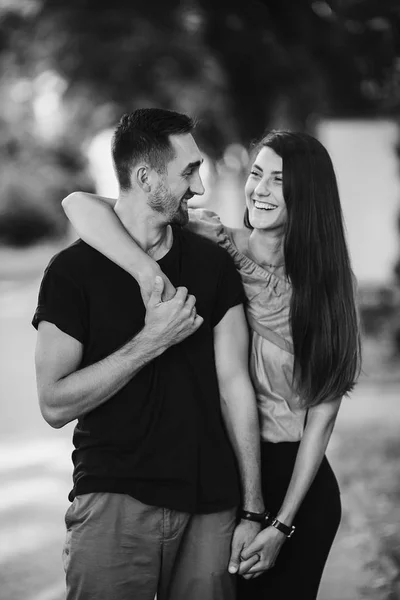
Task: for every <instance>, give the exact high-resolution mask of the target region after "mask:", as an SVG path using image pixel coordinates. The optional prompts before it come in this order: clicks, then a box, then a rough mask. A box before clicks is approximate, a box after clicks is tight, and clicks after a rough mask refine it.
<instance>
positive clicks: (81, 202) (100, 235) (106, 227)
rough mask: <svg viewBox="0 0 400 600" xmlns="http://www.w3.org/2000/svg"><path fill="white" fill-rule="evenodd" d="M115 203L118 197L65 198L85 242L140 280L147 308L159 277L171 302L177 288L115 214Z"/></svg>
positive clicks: (83, 195)
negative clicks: (156, 279) (156, 278)
mask: <svg viewBox="0 0 400 600" xmlns="http://www.w3.org/2000/svg"><path fill="white" fill-rule="evenodd" d="M115 203H116V200H115V199H114V198H105V197H103V196H96V195H94V194H88V193H86V192H73V193H72V194H70V195H69V196H67V197H66V198H64V200H63V201H62V207H63V209H64V211H65V214H66V215H67V217H68V219H69V220H70V221H71V223H72V225H73V227H74V229H75V231H76V232H77V234H78V235H79V237H80V238H82V240H83V241H85V242H86V243H87V244H89V246H92V247H93V248H95V249H96V250H98V251H99V252H101V253H102V254H104V255H105V256H106V257H107V258H109V259H110V260H112V261H113V262H114V263H116V264H117V265H118V266H120V267H122V268H123V269H124V270H125V271H127V272H128V273H129V274H130V275H132V277H134V278H135V279H136V281H137V282H138V283H139V285H140V291H141V294H142V298H143V301H144V303H145V304H146V305H147V302H148V300H149V298H150V295H151V292H152V289H153V285H154V280H155V277H156V276H157V275H158V276H160V277H162V279H163V280H164V293H163V300H169V299H170V298H172V297H173V296H174V294H175V288H174V286H173V285H172V283H171V282H170V281H169V279H168V277H166V275H164V273H163V272H162V271H161V269H160V267H159V265H158V264H157V262H156V261H155V260H153V259H152V258H151V257H150V256H149V255H148V254H146V252H144V250H142V248H140V246H138V244H137V243H136V242H135V240H133V239H132V237H131V236H130V235H129V233H128V232H127V230H126V229H125V228H124V226H123V225H122V223H121V221H120V220H119V218H118V217H117V215H116V214H115V212H114V206H115Z"/></svg>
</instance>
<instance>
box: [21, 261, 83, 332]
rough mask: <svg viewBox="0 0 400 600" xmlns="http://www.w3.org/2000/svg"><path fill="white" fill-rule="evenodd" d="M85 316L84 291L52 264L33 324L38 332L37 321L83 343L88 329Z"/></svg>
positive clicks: (49, 267)
mask: <svg viewBox="0 0 400 600" xmlns="http://www.w3.org/2000/svg"><path fill="white" fill-rule="evenodd" d="M85 315H86V305H85V298H84V293H83V290H82V289H81V288H80V286H79V285H78V283H77V282H76V281H74V279H73V278H72V277H71V275H70V274H69V273H63V272H62V269H61V268H60V267H58V266H57V264H55V263H54V262H53V263H51V264H50V265H49V266H48V267H47V269H46V271H45V273H44V276H43V279H42V283H41V285H40V290H39V298H38V306H37V308H36V312H35V314H34V317H33V320H32V325H33V326H34V327H35V328H36V329H37V328H38V325H39V323H40V321H48V322H49V323H53V324H54V325H56V327H58V328H59V329H61V331H63V332H64V333H67V334H68V335H70V336H72V337H73V338H75V339H76V340H78V341H79V342H81V343H82V344H83V343H84V340H85V337H86V330H87V328H86V324H85V320H86V319H85Z"/></svg>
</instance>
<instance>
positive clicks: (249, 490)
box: [220, 374, 264, 512]
mask: <svg viewBox="0 0 400 600" xmlns="http://www.w3.org/2000/svg"><path fill="white" fill-rule="evenodd" d="M220 392H221V398H222V414H223V417H224V421H225V424H226V427H227V430H228V434H229V437H230V440H231V443H232V446H233V449H234V451H235V454H236V458H237V461H238V466H239V472H240V477H241V483H242V504H243V508H244V509H245V510H249V511H252V512H263V510H264V501H263V498H262V491H261V466H260V464H261V460H260V429H259V421H258V414H257V407H256V400H255V397H254V390H253V387H252V385H251V382H250V379H249V378H248V376H247V375H244V374H238V375H237V376H236V377H232V378H230V379H229V380H228V381H226V382H220Z"/></svg>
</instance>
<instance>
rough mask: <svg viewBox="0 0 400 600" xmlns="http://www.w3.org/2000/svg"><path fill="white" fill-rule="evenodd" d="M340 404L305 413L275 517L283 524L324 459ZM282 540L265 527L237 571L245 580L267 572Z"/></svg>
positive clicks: (323, 404)
mask: <svg viewBox="0 0 400 600" xmlns="http://www.w3.org/2000/svg"><path fill="white" fill-rule="evenodd" d="M340 403H341V399H338V400H335V401H332V402H324V403H322V404H319V405H318V406H314V407H312V408H310V409H309V411H308V418H307V425H306V427H305V430H304V434H303V438H302V440H301V442H300V446H299V450H298V453H297V457H296V462H295V465H294V469H293V474H292V477H291V480H290V483H289V487H288V490H287V492H286V496H285V499H284V501H283V504H282V506H281V508H280V510H279V512H278V514H277V515H276V518H277V519H278V520H279V521H281V523H284V524H285V525H291V524H292V522H293V519H294V517H295V516H296V513H297V511H298V510H299V508H300V506H301V503H302V502H303V500H304V497H305V495H306V494H307V492H308V490H309V489H310V486H311V484H312V482H313V481H314V478H315V476H316V474H317V472H318V469H319V467H320V465H321V462H322V459H323V458H324V456H325V451H326V448H327V446H328V442H329V440H330V438H331V435H332V431H333V428H334V426H335V421H336V417H337V414H338V411H339V407H340ZM265 503H266V506H267V508H268V498H265ZM274 516H275V515H274ZM294 535H296V533H294ZM285 540H286V537H285V535H284V534H283V533H281V532H280V531H278V530H277V529H275V527H267V529H264V530H263V531H261V532H260V533H259V534H258V536H257V537H256V539H255V540H254V542H253V543H252V544H251V545H250V546H248V548H246V550H245V551H243V552H242V557H243V558H244V559H245V563H243V564H242V565H241V570H240V571H239V572H240V573H241V574H245V573H247V576H246V575H245V577H246V578H247V577H251V574H253V575H254V574H255V575H256V576H257V575H259V574H261V573H262V572H263V571H265V570H266V569H269V568H271V567H272V566H273V565H274V563H275V560H276V558H277V556H278V554H279V551H280V549H281V547H282V545H283V543H284V541H285ZM255 553H259V554H260V556H261V560H260V561H259V562H258V563H257V564H256V565H255V566H254V567H251V568H250V569H249V570H247V569H246V566H247V565H246V563H247V564H248V565H250V564H251V563H250V561H249V558H250V557H251V556H252V555H253V554H255Z"/></svg>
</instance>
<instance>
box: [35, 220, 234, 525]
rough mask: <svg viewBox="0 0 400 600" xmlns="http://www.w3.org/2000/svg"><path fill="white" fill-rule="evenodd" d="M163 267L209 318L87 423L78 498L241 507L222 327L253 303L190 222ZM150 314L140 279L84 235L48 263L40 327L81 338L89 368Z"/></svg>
mask: <svg viewBox="0 0 400 600" xmlns="http://www.w3.org/2000/svg"><path fill="white" fill-rule="evenodd" d="M159 264H160V266H161V268H162V270H163V271H164V273H165V274H166V275H167V276H168V277H169V279H170V280H171V282H172V283H173V284H174V285H175V286H183V285H184V286H186V287H187V288H188V289H189V292H190V293H191V294H194V295H195V297H196V299H197V302H196V308H197V312H198V314H200V315H201V316H202V317H203V318H204V323H203V324H202V326H201V327H200V328H199V329H198V330H197V332H196V333H195V334H193V335H192V336H190V337H188V338H187V339H186V340H184V341H183V342H182V343H180V344H177V345H175V346H172V347H171V348H169V349H168V350H167V351H166V352H164V353H163V354H162V355H160V356H159V357H157V358H156V359H155V360H153V361H152V362H151V363H149V364H148V365H147V366H145V367H144V368H142V369H141V370H140V371H139V372H138V373H137V374H136V375H135V376H134V377H133V378H132V379H131V380H130V381H129V383H128V384H127V385H126V386H125V387H123V388H122V389H121V390H120V391H119V392H117V393H116V394H115V396H113V397H112V398H110V399H109V400H108V401H107V402H105V403H104V404H102V405H101V406H99V407H98V408H96V409H95V410H93V411H91V412H90V413H87V414H86V415H84V416H83V417H81V418H80V419H79V420H78V423H77V425H76V427H75V431H74V437H73V442H74V445H75V450H74V452H73V455H72V457H73V462H74V487H73V489H72V491H71V492H70V495H69V498H70V500H72V499H73V498H74V497H75V496H77V495H80V494H85V493H89V492H115V493H126V494H130V495H132V496H133V497H135V498H136V499H138V500H140V501H141V502H144V503H146V504H151V505H155V506H163V507H165V508H171V509H175V510H182V511H187V512H198V513H207V512H214V511H219V510H224V509H226V508H230V507H232V506H234V505H235V504H238V502H239V486H238V476H237V468H236V462H235V458H234V455H233V451H232V448H231V446H230V443H229V440H228V438H227V434H226V432H225V429H224V425H223V421H222V416H221V409H220V399H219V391H218V383H217V375H216V369H215V363H214V348H213V327H215V326H216V325H217V324H218V322H219V321H220V320H221V319H222V317H223V316H224V315H225V313H226V312H227V311H228V310H229V309H230V308H231V307H232V306H235V305H237V304H240V303H242V302H243V300H244V295H243V289H242V284H241V281H240V277H239V275H238V273H237V272H236V269H235V267H234V264H233V262H232V260H231V258H230V257H229V255H228V254H227V253H226V252H225V251H224V250H223V249H221V248H219V247H218V246H216V245H215V244H214V243H212V242H210V241H208V240H205V239H203V238H201V237H200V236H198V235H196V234H194V233H191V232H189V231H187V230H185V229H179V228H174V241H173V245H172V247H171V249H170V251H169V252H168V253H167V254H166V256H164V257H163V258H162V259H161V260H160V261H159ZM144 317H145V307H144V305H143V302H142V299H141V295H140V290H139V286H138V284H137V283H136V281H135V280H134V279H133V278H132V277H131V276H130V275H129V274H128V273H126V272H125V271H124V270H122V269H121V268H120V267H118V266H117V265H115V264H114V263H112V262H111V261H110V260H108V259H107V258H106V257H104V256H103V255H102V254H100V253H99V252H97V251H96V250H94V249H93V248H91V247H90V246H88V245H87V244H85V243H84V242H83V241H78V242H76V243H75V244H73V245H72V246H70V247H69V248H67V249H66V250H63V251H62V252H60V253H59V254H58V255H56V256H55V257H54V258H53V259H52V260H51V262H50V264H49V266H48V267H47V269H46V271H45V274H44V277H43V281H42V284H41V288H40V292H39V301H38V307H37V310H36V313H35V316H34V318H33V325H34V326H35V327H37V326H38V324H39V322H40V321H42V320H45V321H49V322H50V323H53V324H54V325H56V326H57V327H58V328H59V329H61V330H62V331H63V332H65V333H67V334H68V335H70V336H72V337H74V338H76V339H77V340H78V341H80V342H81V343H82V344H83V347H84V353H83V359H82V364H81V365H80V368H83V367H85V366H88V365H90V364H93V363H96V362H98V361H99V360H101V359H102V358H105V357H106V356H108V355H110V354H111V353H112V352H114V351H115V350H117V349H118V348H120V347H121V346H122V345H124V344H125V343H126V342H127V341H128V340H129V339H131V338H132V337H133V336H134V335H135V334H136V333H138V332H139V331H140V330H141V329H142V328H143V326H144Z"/></svg>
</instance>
